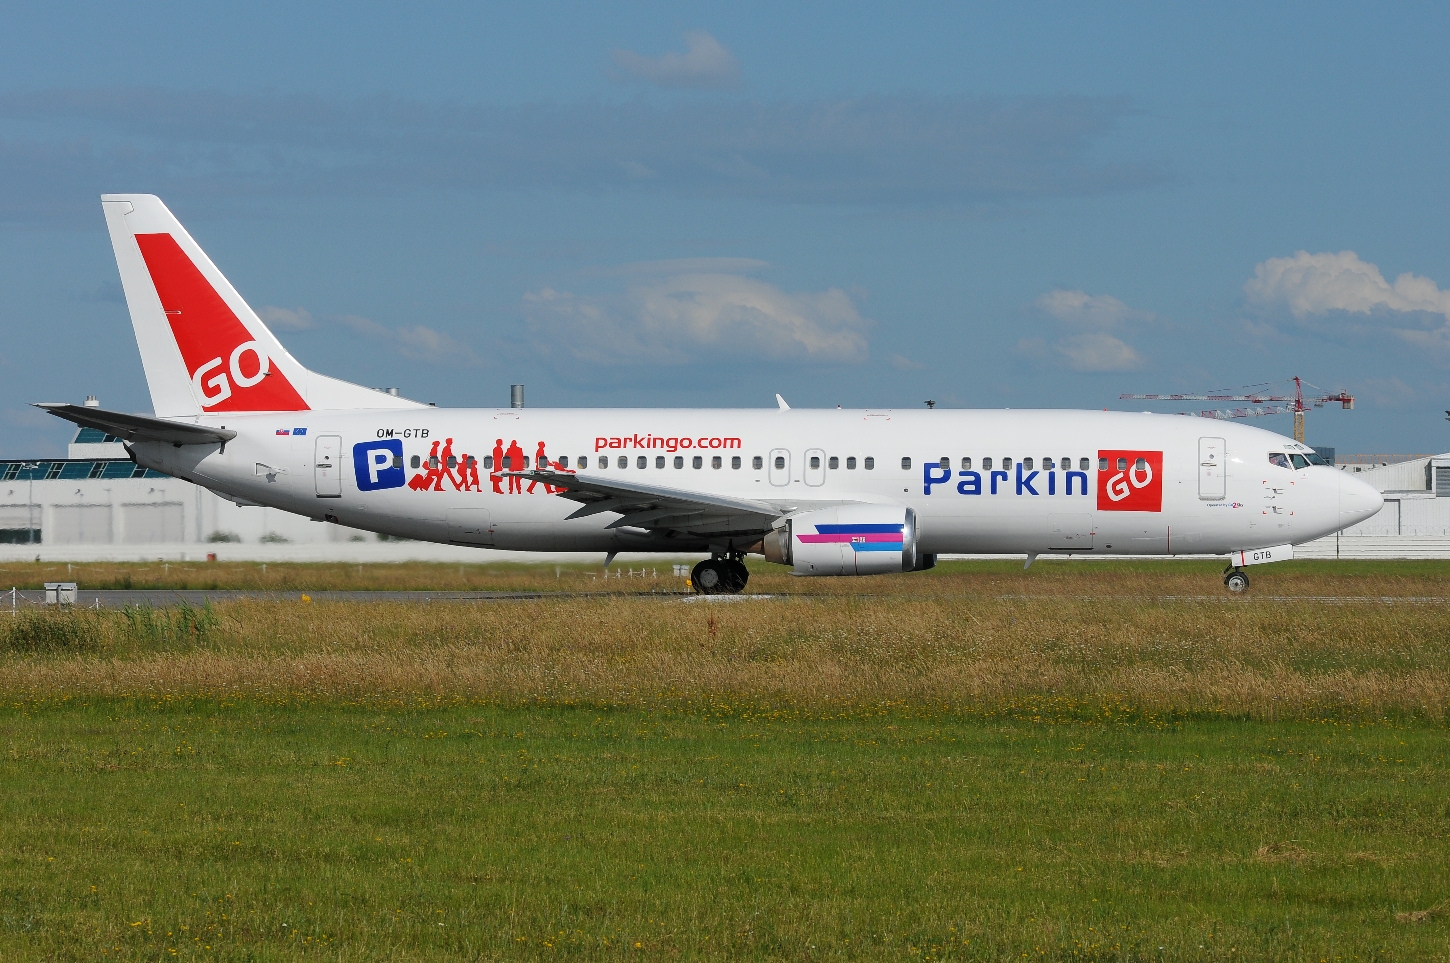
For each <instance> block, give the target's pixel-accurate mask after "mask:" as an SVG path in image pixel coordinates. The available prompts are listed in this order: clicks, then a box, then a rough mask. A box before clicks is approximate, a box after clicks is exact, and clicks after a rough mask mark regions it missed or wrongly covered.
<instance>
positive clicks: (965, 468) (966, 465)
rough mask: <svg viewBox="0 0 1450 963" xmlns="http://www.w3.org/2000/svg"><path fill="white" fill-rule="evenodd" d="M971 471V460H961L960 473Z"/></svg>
mask: <svg viewBox="0 0 1450 963" xmlns="http://www.w3.org/2000/svg"><path fill="white" fill-rule="evenodd" d="M971 470H972V459H971V458H963V459H962V471H971Z"/></svg>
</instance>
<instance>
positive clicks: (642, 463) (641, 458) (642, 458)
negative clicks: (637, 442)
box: [634, 455, 649, 468]
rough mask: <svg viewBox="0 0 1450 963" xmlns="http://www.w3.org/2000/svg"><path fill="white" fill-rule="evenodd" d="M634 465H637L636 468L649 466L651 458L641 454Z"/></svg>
mask: <svg viewBox="0 0 1450 963" xmlns="http://www.w3.org/2000/svg"><path fill="white" fill-rule="evenodd" d="M634 467H636V468H648V467H649V459H648V458H646V457H645V456H643V455H640V456H639V457H638V458H636V459H635V460H634Z"/></svg>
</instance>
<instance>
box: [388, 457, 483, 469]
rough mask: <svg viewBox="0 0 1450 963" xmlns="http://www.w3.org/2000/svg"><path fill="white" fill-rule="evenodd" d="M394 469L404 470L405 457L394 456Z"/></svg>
mask: <svg viewBox="0 0 1450 963" xmlns="http://www.w3.org/2000/svg"><path fill="white" fill-rule="evenodd" d="M472 460H473V459H472V458H470V459H469V461H472ZM393 467H394V468H402V467H403V456H402V455H394V456H393Z"/></svg>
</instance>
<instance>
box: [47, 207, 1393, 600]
mask: <svg viewBox="0 0 1450 963" xmlns="http://www.w3.org/2000/svg"><path fill="white" fill-rule="evenodd" d="M101 202H102V207H103V209H104V211H105V216H106V224H107V226H108V227H109V229H110V234H111V243H112V245H113V247H114V248H115V254H116V263H117V266H118V267H119V268H120V273H121V282H122V285H123V286H124V288H125V292H126V303H127V306H128V307H129V309H130V313H131V323H132V325H133V326H134V328H135V333H136V343H137V345H138V347H139V348H140V351H141V362H142V366H143V368H144V369H145V372H146V383H147V386H148V387H149V389H150V392H151V403H152V406H153V409H154V416H150V417H147V416H138V415H131V414H124V413H120V412H110V411H104V410H101V409H97V408H87V407H83V406H79V405H69V404H44V405H41V407H43V408H45V409H46V410H48V411H50V412H51V413H52V414H55V415H58V416H59V417H61V418H65V419H67V420H69V421H72V422H75V423H76V424H79V425H84V426H87V427H92V428H98V429H101V430H103V431H105V432H107V433H109V434H112V435H116V436H118V437H120V438H122V439H124V440H125V442H126V447H127V449H128V450H129V451H130V453H131V457H132V458H133V459H134V460H135V461H136V463H137V464H138V465H142V466H145V467H147V468H153V469H156V470H158V471H162V472H165V473H167V474H169V475H174V476H175V477H177V478H184V479H186V480H187V481H190V482H194V483H195V484H197V485H201V486H203V487H205V488H208V489H211V490H212V491H215V492H218V493H220V494H222V495H224V496H226V497H227V498H230V499H232V500H234V501H236V502H238V503H240V504H248V505H269V506H272V507H275V508H280V509H283V510H285V511H289V512H296V513H297V514H299V515H305V516H309V517H311V518H314V519H317V520H319V521H323V522H332V523H336V524H339V525H348V526H352V527H354V528H358V529H363V530H367V531H372V532H378V533H383V534H387V535H394V536H402V537H405V538H412V539H422V540H428V541H435V542H447V543H453V544H461V545H477V546H487V547H489V548H496V549H510V550H515V551H523V552H528V551H549V552H603V553H609V554H611V555H612V554H613V553H617V552H622V551H627V552H660V553H669V554H676V555H678V554H683V553H699V554H704V553H708V554H709V556H710V557H709V558H708V559H706V560H704V561H702V562H700V563H699V564H698V565H697V566H695V568H694V571H693V576H694V578H693V584H694V586H695V588H696V589H697V590H698V591H700V592H705V593H715V592H738V591H740V590H741V589H743V588H744V587H745V582H746V579H747V578H748V574H747V571H746V568H745V566H744V564H743V562H742V560H743V559H744V557H745V556H746V555H748V554H758V555H763V556H764V557H765V558H767V559H769V560H770V561H772V562H777V563H780V564H782V565H786V566H789V567H790V570H791V571H792V572H793V573H794V574H796V575H874V574H881V573H887V572H911V571H919V570H922V569H927V568H931V567H932V566H933V565H934V564H935V562H936V558H937V556H938V555H939V554H943V553H992V554H1009V553H1010V554H1025V555H1026V556H1027V557H1028V561H1029V564H1030V562H1031V560H1032V559H1033V558H1035V557H1036V556H1037V555H1040V554H1062V555H1156V556H1168V555H1218V556H1224V555H1227V556H1228V557H1229V565H1228V568H1227V569H1226V570H1225V573H1224V584H1225V585H1226V586H1228V588H1229V589H1231V590H1233V591H1243V590H1244V589H1245V588H1247V586H1248V579H1247V577H1246V576H1245V575H1244V571H1243V569H1244V566H1246V565H1251V564H1254V563H1257V562H1269V561H1279V560H1281V559H1286V558H1290V557H1292V555H1293V549H1292V546H1293V545H1294V544H1296V543H1299V542H1303V541H1307V540H1309V539H1314V538H1319V537H1321V536H1323V535H1327V534H1329V533H1331V532H1335V531H1338V530H1340V529H1342V528H1345V527H1347V526H1349V525H1353V524H1354V523H1356V522H1358V521H1361V520H1363V519H1365V518H1368V517H1369V516H1371V515H1373V514H1374V513H1375V512H1377V511H1378V510H1379V509H1380V506H1381V504H1382V502H1383V500H1382V498H1381V496H1380V493H1379V492H1377V491H1375V490H1374V489H1373V488H1371V487H1370V486H1368V485H1366V484H1364V483H1363V482H1360V481H1357V480H1356V479H1354V478H1353V477H1351V476H1349V475H1347V474H1345V473H1343V472H1340V471H1336V470H1335V469H1333V468H1331V467H1328V466H1326V465H1325V464H1324V463H1323V461H1322V460H1321V459H1320V458H1319V456H1318V455H1316V454H1315V452H1314V451H1313V450H1312V449H1311V448H1309V447H1307V446H1305V445H1303V444H1300V443H1298V442H1295V441H1292V440H1290V439H1288V438H1285V437H1283V436H1281V435H1276V434H1272V433H1270V432H1267V431H1263V430H1261V429H1257V428H1251V427H1247V426H1243V425H1234V424H1223V423H1218V422H1212V423H1205V422H1203V421H1201V420H1199V419H1195V418H1182V417H1175V416H1172V415H1159V414H1147V413H1143V414H1134V413H1127V412H1106V411H996V410H991V411H979V410H947V409H941V408H937V409H934V410H912V411H898V410H842V409H829V410H801V409H794V410H793V409H790V408H789V407H788V406H787V405H786V404H785V403H784V401H780V402H779V404H778V406H777V407H776V408H774V409H719V410H702V409H675V408H672V409H555V410H544V409H532V408H528V409H522V408H471V409H445V408H437V407H434V406H431V405H425V404H420V403H418V402H415V401H410V400H408V399H405V398H400V397H396V396H394V395H392V394H390V393H387V392H384V391H378V390H374V389H372V388H364V387H361V386H359V385H354V384H349V383H348V382H345V381H340V380H338V379H336V378H331V377H328V376H326V375H322V374H318V373H316V372H313V371H309V370H308V369H306V368H304V367H303V366H302V365H301V364H300V363H299V362H298V361H297V360H296V359H295V358H293V357H292V355H290V354H288V352H287V349H286V348H284V347H283V346H282V344H281V343H280V342H279V341H278V340H277V339H276V337H274V336H273V334H272V332H271V331H269V330H268V329H267V327H266V325H264V324H263V323H262V321H261V319H260V318H259V317H258V316H257V314H256V313H255V312H254V311H253V310H252V309H251V308H250V307H248V306H247V303H246V302H245V301H244V300H242V297H241V295H240V294H238V293H237V291H236V289H235V288H233V287H232V286H231V284H230V283H228V281H227V279H226V278H225V277H223V276H222V273H221V272H220V271H219V270H217V268H216V265H214V264H213V263H212V262H211V260H210V259H209V258H208V257H207V256H206V254H205V253H203V251H202V249H201V248H200V247H199V246H198V245H197V243H196V242H195V241H194V240H192V238H191V235H190V234H188V233H187V232H186V230H185V229H184V228H182V226H181V224H180V223H179V222H178V221H177V220H176V218H175V217H174V216H173V215H172V213H171V212H170V211H169V210H168V209H167V208H166V206H165V205H164V204H162V203H161V201H160V199H158V198H156V197H153V196H151V195H147V194H114V195H105V196H103V197H102V198H101ZM778 400H779V399H778Z"/></svg>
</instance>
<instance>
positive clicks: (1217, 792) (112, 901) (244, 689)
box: [0, 563, 1450, 960]
mask: <svg viewBox="0 0 1450 963" xmlns="http://www.w3.org/2000/svg"><path fill="white" fill-rule="evenodd" d="M13 568H14V567H12V569H13ZM177 568H178V566H173V567H172V571H173V572H174V571H175V570H176V569H177ZM196 568H198V569H203V570H204V567H203V566H196ZM337 568H338V567H333V566H319V567H318V568H317V570H316V571H313V572H308V571H307V570H305V569H302V568H301V567H298V569H297V570H296V571H295V572H294V573H292V574H293V575H295V577H296V578H298V579H299V581H298V583H297V584H299V585H306V586H307V587H317V586H318V585H319V584H323V582H322V580H323V579H325V578H341V577H346V576H343V575H341V574H340V573H339V572H338V571H336V569H337ZM378 568H380V569H381V568H392V567H387V566H379V567H378ZM396 568H397V570H398V571H396V572H394V573H392V574H391V575H389V574H387V573H382V572H377V573H371V574H367V575H366V577H367V578H370V579H375V580H377V582H376V584H378V585H379V586H380V587H381V586H384V585H386V587H409V586H411V585H415V584H417V583H416V582H406V581H403V579H418V580H426V579H429V578H433V579H436V580H441V579H442V578H444V577H446V576H447V575H448V574H449V573H450V572H451V573H457V571H458V569H457V567H456V566H412V567H407V566H398V567H396ZM1270 568H1275V572H1274V573H1273V574H1272V575H1270V574H1269V573H1268V572H1265V573H1264V577H1262V578H1256V579H1255V593H1254V594H1253V595H1251V596H1250V597H1248V598H1229V597H1226V595H1224V594H1222V588H1221V586H1220V585H1219V584H1218V582H1217V579H1216V578H1215V577H1214V576H1215V572H1216V569H1215V568H1212V567H1205V566H1204V565H1202V564H1197V563H1190V564H1186V565H1157V566H1154V565H1117V564H1115V563H1109V564H1104V565H1087V564H1058V565H1042V564H1041V563H1039V565H1037V566H1034V568H1033V569H1032V570H1031V571H1029V572H1026V573H1023V572H1022V571H1021V570H1020V566H1011V565H1010V564H1002V563H973V564H961V565H952V566H944V567H943V568H942V569H940V570H938V571H935V572H931V573H925V574H924V575H922V576H908V577H902V578H897V579H870V580H867V579H862V580H856V581H854V582H846V581H845V580H842V581H839V582H814V581H813V582H806V581H802V580H787V579H785V578H782V577H780V576H772V575H770V574H768V573H765V572H761V573H758V574H757V576H756V577H755V578H753V579H752V583H751V589H752V590H755V589H757V588H760V590H761V591H765V590H767V589H768V590H770V591H772V592H781V591H787V590H788V591H789V592H791V593H793V597H790V598H775V599H767V600H751V601H731V602H689V603H687V602H683V601H681V600H680V599H677V598H670V597H665V598H661V597H658V596H656V597H654V598H651V597H648V596H643V597H629V596H623V595H600V596H595V595H590V594H587V593H588V590H587V589H581V588H574V587H569V590H570V591H571V592H576V593H581V594H576V595H572V596H570V597H566V598H558V599H552V598H543V599H534V600H525V601H511V602H504V603H485V604H459V605H454V604H435V605H428V606H409V605H386V604H357V605H351V604H322V603H302V602H263V601H251V602H234V603H225V604H219V605H216V606H214V607H208V608H205V609H184V608H182V609H171V610H155V611H152V610H133V611H129V612H124V613H123V612H75V613H50V612H45V613H38V612H32V613H28V614H22V615H21V616H19V617H17V618H14V619H6V618H0V706H3V708H0V958H3V959H6V960H9V959H77V960H79V959H87V960H93V959H111V958H117V959H148V960H152V959H169V958H173V957H175V956H186V957H196V958H201V959H222V960H272V959H300V958H318V959H329V960H330V959H339V960H353V959H419V960H421V959H429V960H432V959H442V960H477V959H551V958H580V959H583V958H640V959H653V958H676V957H678V958H687V959H741V958H751V959H888V958H890V959H898V958H903V957H906V958H920V959H1005V958H1008V957H1011V958H1015V959H1021V958H1024V956H1025V957H1027V958H1049V959H1084V958H1086V959H1154V960H1157V959H1295V960H1299V959H1303V960H1311V959H1312V960H1318V959H1368V958H1383V959H1450V758H1447V750H1450V740H1447V735H1450V732H1447V726H1446V711H1447V709H1450V644H1447V643H1450V608H1447V606H1446V604H1445V603H1438V604H1437V603H1434V602H1428V601H1425V600H1426V599H1430V598H1436V597H1440V596H1442V595H1445V594H1447V593H1445V592H1444V585H1445V576H1446V575H1447V574H1450V567H1447V566H1445V565H1443V564H1438V563H1414V564H1395V563H1378V564H1370V563H1350V564H1342V565H1338V566H1336V565H1333V564H1328V563H1312V564H1296V565H1293V566H1283V567H1278V568H1276V567H1270ZM570 571H571V570H567V569H566V570H563V571H561V572H560V573H559V577H558V578H557V579H556V578H555V573H554V571H553V569H552V567H546V568H540V569H533V570H528V569H523V568H520V569H518V570H515V569H507V570H502V571H500V572H490V571H488V570H483V571H481V572H480V573H465V577H466V576H468V575H472V577H475V578H478V579H479V580H480V581H488V580H490V579H495V578H497V579H513V580H514V585H513V586H512V587H518V588H533V589H544V588H547V583H549V582H555V581H557V582H564V581H565V580H566V578H568V577H577V578H578V579H579V581H580V582H581V583H583V582H585V581H587V578H588V577H587V574H586V573H585V572H583V571H582V570H573V571H575V572H577V575H575V576H571V575H570ZM1256 574H1257V573H1256ZM17 575H18V572H17ZM73 577H74V576H73ZM187 577H190V576H187ZM133 578H134V576H133ZM389 578H393V579H396V581H393V582H391V583H389V582H388V581H387V580H388V579H389ZM309 580H310V581H309ZM530 580H532V581H530ZM611 581H613V580H611ZM623 582H624V583H625V585H626V587H628V582H629V580H628V579H627V578H626V579H625V580H623ZM83 584H84V582H83ZM92 584H94V583H92ZM843 584H844V588H843ZM326 587H332V586H330V585H328V586H326ZM423 587H437V586H423ZM453 587H462V586H453ZM471 587H483V586H482V585H478V586H471ZM490 587H494V586H490ZM610 588H611V590H612V589H613V585H612V584H611V586H610ZM637 590H638V589H637ZM643 591H648V589H643ZM1331 597H1332V598H1333V599H1334V600H1332V601H1325V600H1324V599H1326V598H1331Z"/></svg>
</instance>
